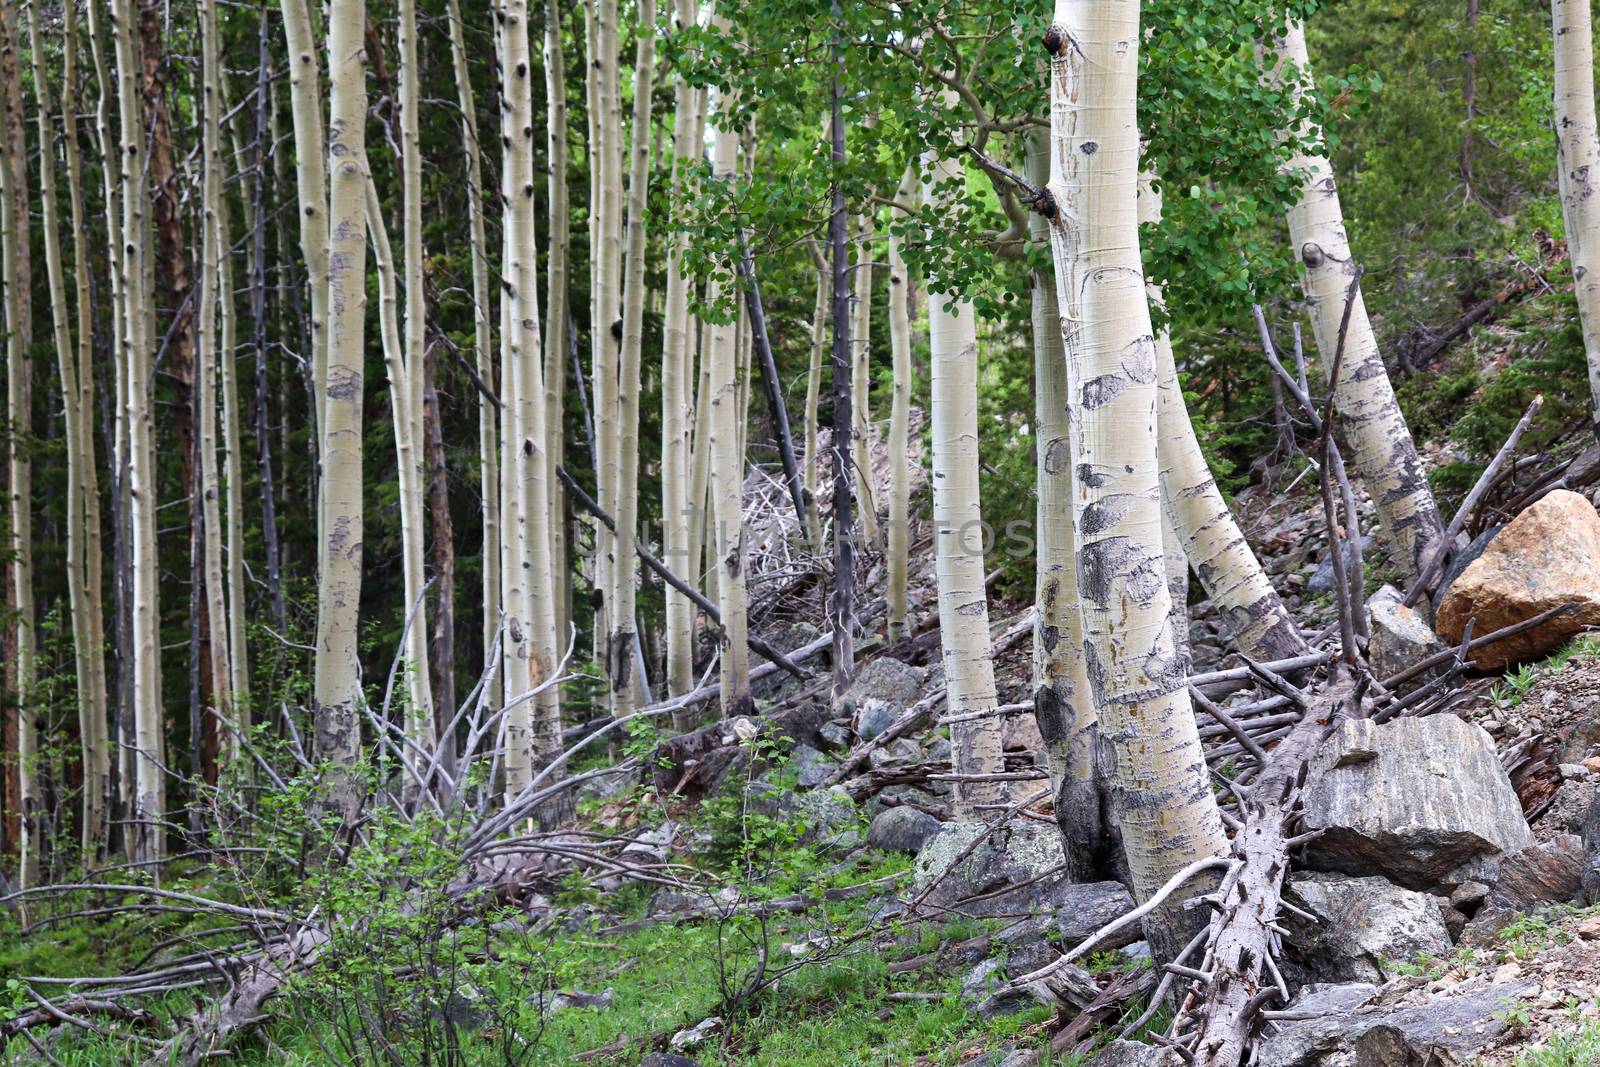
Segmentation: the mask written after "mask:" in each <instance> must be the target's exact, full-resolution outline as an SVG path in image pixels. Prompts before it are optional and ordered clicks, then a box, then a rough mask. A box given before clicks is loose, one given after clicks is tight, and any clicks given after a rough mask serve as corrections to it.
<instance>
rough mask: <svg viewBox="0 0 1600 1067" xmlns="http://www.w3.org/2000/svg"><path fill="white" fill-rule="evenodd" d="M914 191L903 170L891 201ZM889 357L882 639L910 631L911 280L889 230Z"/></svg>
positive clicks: (910, 174)
mask: <svg viewBox="0 0 1600 1067" xmlns="http://www.w3.org/2000/svg"><path fill="white" fill-rule="evenodd" d="M916 195H917V167H916V165H915V164H913V165H911V166H909V167H907V168H906V173H905V177H903V178H901V179H900V188H899V189H898V190H897V191H896V192H895V201H896V203H901V204H909V203H911V202H912V201H913V200H914V199H915V197H916ZM889 356H890V359H891V360H893V364H894V392H893V396H892V401H891V402H892V406H891V408H890V410H889V441H888V453H889V526H888V530H887V532H886V534H885V537H884V554H885V562H886V564H887V571H888V579H889V589H888V600H889V621H888V626H887V630H886V634H887V636H888V639H889V640H890V641H891V642H892V641H900V640H903V639H904V638H906V637H909V636H910V634H911V626H910V621H909V620H908V618H907V610H908V609H907V604H906V584H907V583H906V572H907V571H908V570H909V566H908V564H909V556H910V547H911V465H912V462H913V461H912V460H911V459H910V458H909V456H908V455H907V452H908V450H909V448H910V445H911V389H912V385H913V382H914V379H915V372H914V371H913V370H912V367H911V278H910V275H909V274H908V273H907V272H906V261H905V256H904V254H903V252H902V249H901V237H900V235H899V234H898V233H896V232H894V230H893V228H892V227H891V229H890V231H889Z"/></svg>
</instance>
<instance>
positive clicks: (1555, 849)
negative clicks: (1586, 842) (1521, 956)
mask: <svg viewBox="0 0 1600 1067" xmlns="http://www.w3.org/2000/svg"><path fill="white" fill-rule="evenodd" d="M1582 877H1583V841H1582V840H1581V839H1580V838H1578V837H1576V836H1574V835H1572V834H1562V835H1561V836H1559V837H1556V838H1553V839H1552V840H1550V841H1546V842H1543V843H1541V844H1534V845H1529V846H1528V847H1527V848H1521V849H1518V850H1517V851H1515V852H1513V853H1511V854H1510V855H1509V856H1507V857H1506V858H1505V859H1504V860H1502V861H1501V863H1500V875H1499V877H1498V878H1497V879H1496V880H1495V883H1494V888H1493V889H1491V890H1490V891H1489V896H1488V899H1487V900H1485V901H1484V907H1486V908H1490V909H1493V910H1495V911H1512V912H1519V911H1531V910H1535V909H1538V908H1543V907H1547V906H1549V905H1551V904H1568V903H1571V902H1572V899H1573V898H1574V897H1576V896H1577V895H1578V891H1579V890H1580V889H1581V888H1582Z"/></svg>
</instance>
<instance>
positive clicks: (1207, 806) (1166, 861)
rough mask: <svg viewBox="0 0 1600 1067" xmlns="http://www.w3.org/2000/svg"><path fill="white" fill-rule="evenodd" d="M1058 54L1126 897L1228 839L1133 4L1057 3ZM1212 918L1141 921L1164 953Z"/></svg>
mask: <svg viewBox="0 0 1600 1067" xmlns="http://www.w3.org/2000/svg"><path fill="white" fill-rule="evenodd" d="M1045 46H1046V48H1047V49H1048V50H1049V51H1050V53H1051V55H1052V57H1053V60H1052V62H1051V86H1050V111H1051V160H1050V179H1051V180H1050V185H1049V190H1050V193H1051V196H1052V198H1053V200H1054V204H1053V210H1052V211H1051V216H1052V217H1051V245H1052V251H1053V253H1054V258H1055V267H1056V299H1057V302H1058V303H1059V305H1060V311H1061V324H1062V333H1063V340H1064V342H1065V345H1066V350H1067V368H1068V370H1067V384H1068V404H1069V409H1068V420H1069V423H1070V425H1071V433H1070V435H1069V436H1070V440H1071V450H1070V454H1071V465H1072V468H1073V472H1074V474H1075V476H1076V479H1075V481H1076V484H1075V486H1074V500H1073V526H1074V528H1075V530H1076V531H1077V536H1078V567H1077V571H1078V589H1079V594H1080V596H1081V598H1082V611H1083V626H1084V653H1085V658H1086V660H1087V671H1088V676H1089V689H1090V696H1091V698H1092V699H1093V701H1094V707H1095V709H1096V712H1097V713H1098V715H1099V720H1100V724H1101V736H1102V737H1103V738H1105V739H1106V742H1107V744H1106V746H1105V747H1106V749H1107V753H1108V759H1109V761H1110V764H1109V767H1108V768H1107V775H1108V783H1109V786H1110V788H1111V792H1112V798H1113V803H1114V805H1115V808H1114V810H1115V811H1116V814H1117V820H1118V823H1119V826H1120V828H1121V832H1122V843H1123V850H1124V852H1125V854H1126V856H1127V860H1128V868H1129V873H1130V875H1131V877H1132V882H1133V891H1134V895H1135V896H1136V897H1137V898H1139V899H1140V900H1145V899H1148V898H1149V897H1151V896H1152V895H1153V894H1154V893H1155V892H1156V890H1157V889H1159V888H1160V887H1161V885H1162V884H1163V883H1164V882H1165V881H1166V880H1167V879H1168V878H1170V877H1171V876H1172V875H1173V874H1174V873H1176V872H1177V871H1179V870H1181V869H1182V868H1183V867H1185V866H1186V865H1188V864H1189V863H1191V862H1192V861H1194V860H1196V859H1199V858H1203V857H1209V856H1214V855H1217V854H1218V853H1220V852H1221V851H1222V850H1223V849H1224V848H1226V847H1227V840H1226V837H1225V836H1224V834H1223V830H1222V819H1221V816H1220V815H1219V813H1218V810H1217V805H1216V802H1215V800H1214V799H1213V798H1212V795H1211V790H1210V781H1209V777H1208V775H1207V771H1206V764H1205V756H1204V753H1203V752H1202V750H1201V747H1200V737H1199V731H1198V730H1197V729H1196V726H1195V721H1194V716H1193V713H1192V710H1191V708H1190V705H1189V692H1188V688H1187V684H1186V678H1185V671H1184V665H1183V662H1182V660H1181V658H1180V657H1179V655H1178V651H1177V647H1176V641H1175V635H1174V633H1173V631H1172V610H1171V609H1172V599H1171V595H1170V592H1169V589H1168V586H1167V582H1166V578H1165V573H1164V568H1163V563H1162V547H1161V498H1160V488H1159V472H1158V468H1157V461H1156V436H1155V430H1156V400H1157V377H1156V355H1155V338H1154V335H1153V331H1152V329H1151V323H1150V309H1149V305H1148V304H1147V303H1146V299H1145V292H1144V278H1143V270H1142V265H1141V263H1140V258H1139V226H1138V220H1137V215H1136V198H1137V179H1138V174H1139V137H1138V131H1137V128H1136V116H1135V102H1136V99H1137V96H1136V94H1137V71H1138V62H1139V7H1138V5H1137V3H1126V2H1117V0H1057V3H1056V8H1055V19H1054V22H1053V24H1052V25H1051V27H1050V29H1049V31H1048V32H1047V33H1046V35H1045ZM1203 919H1204V917H1203V916H1200V915H1196V914H1195V913H1193V912H1185V911H1184V909H1183V908H1182V907H1181V904H1180V902H1179V901H1176V900H1174V901H1169V902H1167V903H1165V904H1163V905H1162V906H1160V907H1158V908H1156V909H1155V910H1154V911H1153V912H1152V913H1151V914H1150V915H1149V916H1147V917H1146V918H1145V920H1144V930H1145V934H1146V937H1147V938H1148V939H1149V941H1150V943H1151V945H1152V947H1153V948H1154V950H1155V954H1156V957H1157V958H1158V959H1171V958H1172V957H1173V956H1174V955H1175V954H1176V953H1177V951H1178V950H1179V949H1180V948H1181V947H1182V945H1183V944H1184V943H1185V942H1187V941H1188V940H1189V937H1190V936H1191V935H1192V933H1193V931H1194V929H1195V927H1196V924H1197V923H1198V922H1201V921H1203Z"/></svg>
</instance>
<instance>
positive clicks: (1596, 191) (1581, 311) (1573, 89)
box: [1550, 0, 1600, 433]
mask: <svg viewBox="0 0 1600 1067" xmlns="http://www.w3.org/2000/svg"><path fill="white" fill-rule="evenodd" d="M1550 26H1551V30H1552V32H1553V34H1554V36H1555V109H1556V176H1557V179H1558V182H1559V188H1560V191H1561V223H1562V226H1563V227H1564V228H1565V230H1566V234H1567V255H1568V257H1569V259H1570V260H1571V263H1572V289H1573V294H1574V295H1575V296H1576V297H1577V300H1578V321H1579V323H1580V325H1581V327H1582V330H1583V352H1584V356H1585V358H1586V359H1587V361H1588V366H1589V393H1590V397H1591V400H1592V404H1593V408H1594V417H1593V422H1594V424H1595V426H1596V432H1597V433H1600V129H1597V127H1596V125H1595V110H1594V27H1593V23H1592V19H1591V16H1590V13H1589V0H1550Z"/></svg>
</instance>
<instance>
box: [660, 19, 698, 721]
mask: <svg viewBox="0 0 1600 1067" xmlns="http://www.w3.org/2000/svg"><path fill="white" fill-rule="evenodd" d="M697 7H698V4H697V3H696V0H677V3H676V9H677V10H676V15H677V24H678V28H679V30H680V31H682V30H684V29H687V28H688V27H690V26H693V25H695V20H696V17H697V12H696V8H697ZM697 95H698V94H697V93H696V92H695V90H694V88H693V87H692V86H691V85H690V84H689V83H688V81H687V80H686V79H685V78H684V77H683V76H682V75H681V74H680V75H679V76H678V78H677V79H676V89H675V105H676V108H675V113H674V115H673V119H672V175H673V184H674V186H676V184H677V181H678V179H679V178H680V176H681V168H683V167H685V166H687V165H688V163H686V162H685V161H692V160H694V159H696V158H698V156H699V152H698V151H697V146H696V145H695V144H694V143H693V141H692V140H691V138H692V137H693V135H694V127H695V115H694V111H695V100H696V97H697ZM688 247H689V242H688V237H687V235H685V234H679V233H674V234H672V235H671V236H670V237H669V238H668V243H667V293H666V307H665V309H664V319H665V322H664V324H663V328H662V345H661V535H662V536H661V542H662V552H663V554H664V555H665V556H666V562H667V566H668V567H670V568H672V569H673V570H675V571H677V572H678V573H679V574H681V575H683V576H685V577H687V578H689V579H691V580H692V579H693V567H692V566H691V565H690V562H689V409H690V396H689V381H690V373H689V371H690V367H689V295H690V279H689V278H688V276H687V275H686V274H684V271H683V257H684V254H685V253H686V252H687V251H688ZM665 595H666V631H667V693H668V695H669V696H681V695H682V694H684V693H687V692H688V691H689V690H690V689H691V688H693V686H694V607H693V605H692V604H690V602H689V598H688V597H686V596H684V595H683V594H682V593H680V592H678V591H677V590H676V589H672V588H670V587H669V588H668V589H667V590H666V594H665ZM694 718H695V715H694V711H693V709H692V708H684V709H683V711H682V712H679V713H676V715H675V719H676V721H675V722H674V725H675V726H676V727H678V728H679V729H691V728H693V726H694Z"/></svg>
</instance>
